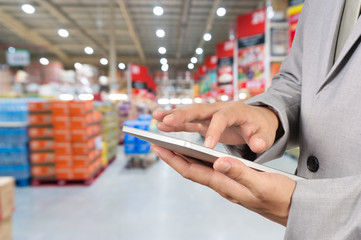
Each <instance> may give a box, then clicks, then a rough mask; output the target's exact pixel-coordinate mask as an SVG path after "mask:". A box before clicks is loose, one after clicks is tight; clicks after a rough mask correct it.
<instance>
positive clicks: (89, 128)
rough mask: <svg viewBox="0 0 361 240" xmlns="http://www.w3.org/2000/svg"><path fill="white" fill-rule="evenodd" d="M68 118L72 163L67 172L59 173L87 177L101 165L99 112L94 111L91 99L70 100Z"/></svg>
mask: <svg viewBox="0 0 361 240" xmlns="http://www.w3.org/2000/svg"><path fill="white" fill-rule="evenodd" d="M70 120H71V139H72V152H73V154H72V158H73V159H72V160H73V165H72V168H71V171H69V172H68V173H66V171H64V169H63V171H62V172H59V174H62V175H63V176H64V177H65V175H64V174H68V178H70V179H71V178H73V179H89V178H91V177H92V176H94V175H95V174H96V172H98V171H99V170H100V169H101V167H102V160H101V149H102V139H101V135H100V134H101V126H100V124H101V114H100V113H98V112H95V111H94V105H93V102H92V101H72V102H71V103H70ZM70 172H71V174H69V173H70Z"/></svg>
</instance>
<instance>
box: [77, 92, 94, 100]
mask: <svg viewBox="0 0 361 240" xmlns="http://www.w3.org/2000/svg"><path fill="white" fill-rule="evenodd" d="M78 98H79V100H81V101H90V100H93V99H94V95H93V94H90V93H81V94H79V95H78Z"/></svg>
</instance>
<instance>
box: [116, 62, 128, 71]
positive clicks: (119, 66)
mask: <svg viewBox="0 0 361 240" xmlns="http://www.w3.org/2000/svg"><path fill="white" fill-rule="evenodd" d="M125 67H126V66H125V64H124V63H119V64H118V68H119V69H120V70H124V69H125Z"/></svg>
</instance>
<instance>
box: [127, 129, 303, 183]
mask: <svg viewBox="0 0 361 240" xmlns="http://www.w3.org/2000/svg"><path fill="white" fill-rule="evenodd" d="M122 130H123V132H125V133H128V134H131V135H133V136H135V137H137V138H140V139H142V140H144V141H147V142H149V143H152V144H155V145H158V146H161V147H163V148H166V149H169V150H171V151H173V152H176V153H178V154H182V155H184V156H188V157H192V158H195V159H198V160H200V161H205V162H211V163H213V162H215V161H216V159H218V158H220V157H233V158H236V159H238V160H240V161H241V162H243V163H244V164H246V165H247V166H248V167H251V168H253V169H256V170H258V171H262V172H271V173H279V174H282V175H285V176H287V177H289V178H292V179H293V180H302V179H304V178H301V177H299V176H296V175H293V174H290V173H286V172H283V171H280V170H277V169H274V168H271V167H267V166H264V165H261V164H259V163H255V162H252V161H249V160H246V159H243V158H239V157H235V156H232V155H229V154H227V153H224V152H221V151H217V150H214V149H211V148H207V147H204V146H202V145H199V144H196V143H192V142H188V141H185V140H182V139H179V138H174V137H170V136H166V135H162V134H158V133H153V132H149V131H145V130H141V129H137V128H132V127H127V126H124V127H123V129H122Z"/></svg>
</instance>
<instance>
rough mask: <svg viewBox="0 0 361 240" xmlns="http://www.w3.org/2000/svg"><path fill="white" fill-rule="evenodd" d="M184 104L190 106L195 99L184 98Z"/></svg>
mask: <svg viewBox="0 0 361 240" xmlns="http://www.w3.org/2000/svg"><path fill="white" fill-rule="evenodd" d="M181 102H182V104H184V105H189V104H192V103H193V99H192V98H183V99H182V100H181Z"/></svg>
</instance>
